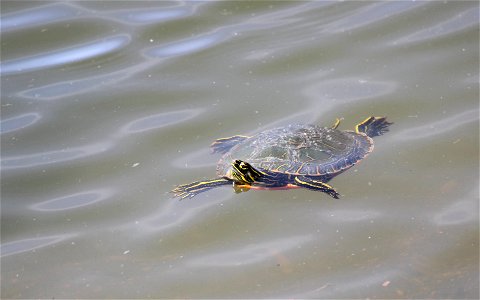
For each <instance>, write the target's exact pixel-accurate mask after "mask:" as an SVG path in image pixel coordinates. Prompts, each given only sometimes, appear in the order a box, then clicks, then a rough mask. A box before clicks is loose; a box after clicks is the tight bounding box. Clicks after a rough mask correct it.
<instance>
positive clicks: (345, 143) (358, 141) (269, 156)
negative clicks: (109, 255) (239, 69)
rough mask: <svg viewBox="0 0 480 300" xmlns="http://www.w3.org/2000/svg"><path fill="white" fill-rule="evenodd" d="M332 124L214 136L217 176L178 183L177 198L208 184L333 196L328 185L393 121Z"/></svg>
mask: <svg viewBox="0 0 480 300" xmlns="http://www.w3.org/2000/svg"><path fill="white" fill-rule="evenodd" d="M339 124H340V120H339V119H337V120H336V122H335V124H334V125H333V126H331V127H320V126H317V125H298V124H295V125H288V126H285V127H280V128H275V129H271V130H267V131H263V132H260V133H258V134H256V135H254V136H251V137H249V136H243V135H235V136H232V137H228V138H222V139H218V140H216V141H215V142H214V143H213V144H212V145H211V148H212V150H213V152H214V153H222V154H223V156H222V158H221V159H220V160H219V162H218V165H217V175H218V177H217V178H215V179H209V180H201V181H196V182H193V183H190V184H184V185H180V186H177V187H176V188H175V189H173V190H172V192H173V193H174V194H175V196H177V197H180V198H182V199H183V198H186V197H193V196H195V195H197V194H198V193H201V192H204V191H207V190H209V189H212V188H215V187H218V186H222V185H228V184H233V187H234V189H235V190H236V191H237V192H239V191H245V190H248V189H250V188H252V189H290V188H300V187H302V188H307V189H310V190H314V191H321V192H324V193H327V194H329V195H330V196H332V197H333V198H337V199H338V197H339V194H338V193H337V192H336V191H335V189H334V188H333V187H331V186H330V185H328V184H327V182H328V181H329V180H331V179H332V178H333V177H335V176H336V175H338V174H340V173H342V172H344V171H346V170H347V169H349V168H351V167H352V166H354V165H355V164H356V163H357V162H359V161H360V160H362V159H363V158H365V157H366V156H367V155H368V154H369V153H370V152H372V150H373V140H372V137H375V136H379V135H382V134H383V133H385V132H387V131H388V127H389V126H390V125H391V124H393V123H390V122H387V120H386V118H385V117H368V118H367V119H365V120H364V121H363V122H361V123H360V124H358V125H356V126H355V130H345V131H341V130H338V129H337V127H338V125H339Z"/></svg>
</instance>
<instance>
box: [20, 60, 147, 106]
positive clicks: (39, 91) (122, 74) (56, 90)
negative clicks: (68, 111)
mask: <svg viewBox="0 0 480 300" xmlns="http://www.w3.org/2000/svg"><path fill="white" fill-rule="evenodd" d="M151 65H152V63H151V62H149V61H147V62H143V63H137V64H135V65H133V66H131V67H125V68H123V69H121V70H118V71H113V72H106V73H104V74H100V75H95V76H91V74H88V75H89V76H87V77H85V78H81V79H76V80H68V81H60V82H55V83H53V84H48V85H44V86H40V87H35V88H32V89H25V90H23V91H20V92H19V93H17V96H18V97H22V98H27V99H35V100H56V99H62V98H64V97H70V96H73V95H78V94H84V93H87V92H90V91H92V90H94V89H96V88H99V87H103V86H106V85H113V84H115V83H118V82H120V81H123V80H126V79H128V78H130V77H131V76H133V75H134V74H137V73H138V72H141V71H144V70H145V69H147V68H149V67H150V66H151Z"/></svg>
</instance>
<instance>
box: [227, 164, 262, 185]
mask: <svg viewBox="0 0 480 300" xmlns="http://www.w3.org/2000/svg"><path fill="white" fill-rule="evenodd" d="M262 175H263V173H261V172H260V171H258V170H257V169H255V168H254V167H252V166H251V165H250V164H249V163H247V162H244V161H241V160H239V159H237V160H235V161H234V162H232V170H231V177H232V178H231V179H232V180H233V181H235V182H236V183H239V184H248V185H251V184H252V183H254V182H255V181H256V180H257V179H258V178H260V177H261V176H262Z"/></svg>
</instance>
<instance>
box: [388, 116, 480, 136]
mask: <svg viewBox="0 0 480 300" xmlns="http://www.w3.org/2000/svg"><path fill="white" fill-rule="evenodd" d="M478 119H479V117H478V110H477V109H472V110H468V111H465V112H462V113H459V114H456V115H453V116H451V117H449V118H444V119H440V120H439V121H437V122H429V123H428V124H427V125H423V126H417V127H414V128H409V129H406V130H403V131H400V132H398V133H397V134H396V135H395V138H397V139H399V140H418V139H426V140H429V139H427V138H429V137H432V136H435V135H439V134H443V133H445V132H449V131H452V130H456V129H457V128H458V127H461V126H463V125H465V124H468V123H471V122H477V121H478Z"/></svg>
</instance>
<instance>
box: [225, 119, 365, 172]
mask: <svg viewBox="0 0 480 300" xmlns="http://www.w3.org/2000/svg"><path fill="white" fill-rule="evenodd" d="M372 150H373V141H372V139H371V138H370V137H368V136H367V135H366V134H364V133H356V132H353V131H340V130H337V129H332V128H325V127H320V126H316V125H289V126H286V127H280V128H275V129H271V130H267V131H263V132H260V133H258V134H256V135H254V136H252V137H250V138H248V139H246V140H244V141H242V142H240V143H239V144H237V145H235V146H234V147H232V149H230V151H229V152H227V153H225V154H224V155H223V156H222V158H221V159H220V161H219V162H218V165H217V174H218V175H219V176H224V175H226V174H227V172H228V170H229V168H230V164H231V162H232V161H233V160H235V159H240V160H243V161H246V162H248V163H250V164H251V165H252V166H253V167H255V168H261V169H264V170H266V171H270V172H279V173H284V174H291V175H308V176H324V175H333V176H334V175H335V174H337V173H339V172H342V171H344V170H346V169H348V168H350V167H352V166H353V165H355V164H356V163H357V162H358V161H360V160H362V159H363V158H365V157H366V156H367V155H368V154H369V153H370V152H371V151H372Z"/></svg>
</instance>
